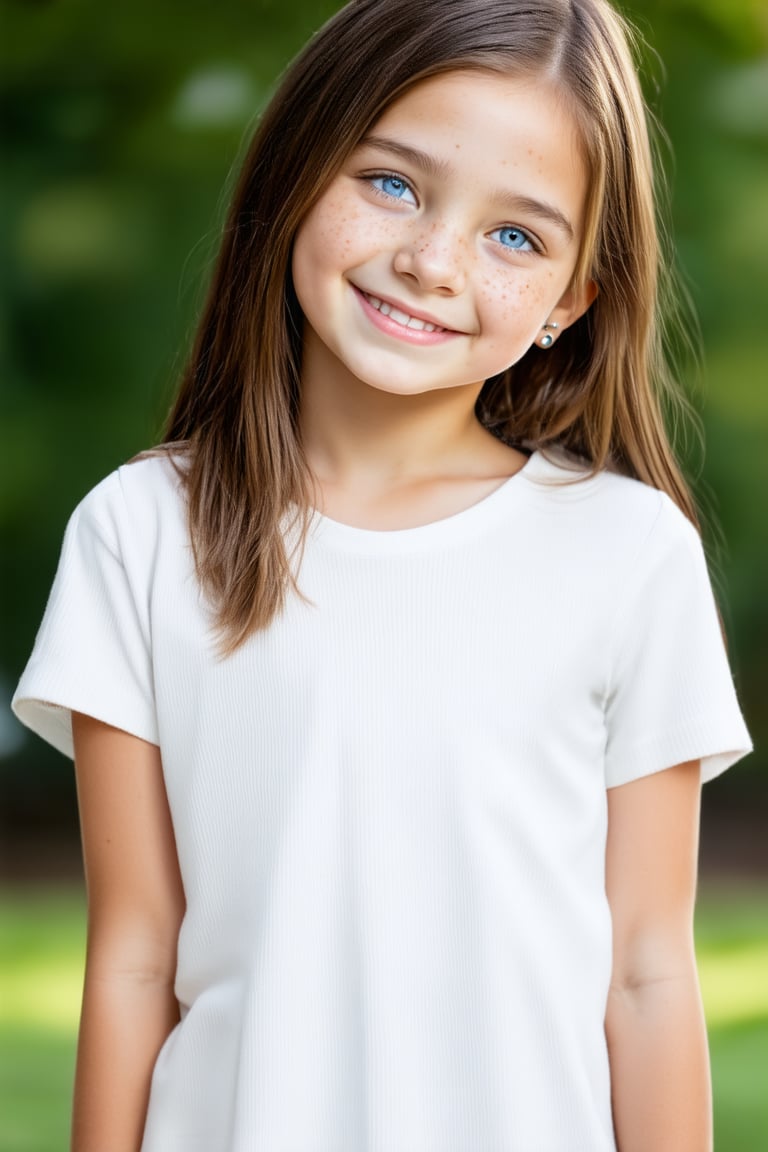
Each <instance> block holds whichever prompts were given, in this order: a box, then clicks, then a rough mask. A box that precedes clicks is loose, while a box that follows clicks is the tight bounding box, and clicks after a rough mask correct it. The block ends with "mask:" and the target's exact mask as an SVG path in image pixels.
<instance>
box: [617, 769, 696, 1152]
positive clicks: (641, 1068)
mask: <svg viewBox="0 0 768 1152" xmlns="http://www.w3.org/2000/svg"><path fill="white" fill-rule="evenodd" d="M699 795H700V783H699V762H698V761H692V762H690V763H687V764H679V765H677V767H675V768H668V769H666V770H665V771H663V772H657V773H654V774H653V775H651V776H646V777H643V778H641V779H639V780H634V781H632V782H631V783H629V784H623V785H620V786H618V787H615V788H611V789H609V791H608V846H607V853H606V890H607V894H608V900H609V903H610V907H611V917H612V921H613V975H612V979H611V987H610V992H609V997H608V1008H607V1013H606V1020H605V1029H606V1036H607V1040H608V1050H609V1057H610V1065H611V1083H612V1104H613V1120H614V1127H615V1131H616V1141H617V1146H618V1149H619V1152H648V1150H649V1149H653V1152H711V1149H712V1105H711V1090H710V1077H709V1055H708V1048H707V1033H706V1027H705V1024H704V1014H703V1010H702V1005H701V995H700V992H699V982H698V975H697V971H696V959H695V954H694V947H693V907H694V900H695V892H696V871H697V857H698V828H699Z"/></svg>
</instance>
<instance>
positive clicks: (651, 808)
mask: <svg viewBox="0 0 768 1152" xmlns="http://www.w3.org/2000/svg"><path fill="white" fill-rule="evenodd" d="M652 183H653V176H652V169H651V159H650V150H649V144H648V135H647V130H646V122H645V112H644V107H643V103H642V99H641V96H640V92H639V88H638V83H637V79H636V76H635V73H634V70H633V65H632V59H631V55H630V52H629V50H628V47H627V37H626V31H625V29H624V27H623V24H622V21H621V20H620V18H619V17H618V16H617V15H616V13H615V12H614V11H613V10H612V9H611V8H610V7H609V6H608V5H607V4H606V3H605V0H545V2H543V3H539V4H536V5H530V4H527V3H523V0H490V2H489V0H484V2H483V3H479V2H478V0H356V2H353V3H351V4H348V5H347V7H345V8H344V9H343V10H342V11H341V12H339V13H338V15H337V16H336V17H335V18H334V19H333V20H331V22H330V23H329V24H328V25H327V26H326V27H325V28H324V29H323V30H322V31H321V32H320V33H319V34H318V35H317V36H316V37H315V38H314V39H313V40H312V41H311V43H310V44H309V46H308V47H307V49H306V50H305V52H304V53H303V54H302V55H301V56H300V57H299V59H298V60H297V61H296V62H295V63H294V65H293V66H292V68H291V69H290V70H289V72H288V74H287V75H286V77H285V79H284V81H283V83H282V86H281V88H280V90H279V91H278V93H277V95H276V96H275V98H274V100H273V101H272V104H271V106H270V107H269V109H268V110H267V112H266V114H265V115H264V117H263V120H262V123H261V126H260V128H259V130H258V132H257V134H256V137H255V139H254V142H253V145H252V147H251V150H250V153H249V155H248V157H247V159H246V161H245V166H244V170H243V174H242V178H241V180H240V184H239V187H238V189H237V192H236V194H235V198H234V204H233V207H232V210H231V214H230V217H229V221H228V224H227V227H226V230H225V235H224V240H223V245H222V250H221V255H220V258H219V262H218V266H217V269H216V272H215V275H214V280H213V286H212V288H211V292H210V296H209V299H208V303H207V305H206V308H205V312H204V316H203V318H202V322H201V324H200V329H199V335H198V338H197V342H196V345H195V348H194V351H193V353H192V356H191V359H190V363H189V367H188V370H187V372H186V375H185V378H184V381H183V384H182V387H181V390H180V393H179V396H178V399H177V401H176V405H175V408H174V410H173V413H172V415H171V418H170V420H169V422H168V426H167V429H166V436H165V442H164V444H163V445H161V446H160V448H159V449H157V450H155V451H154V452H152V453H149V454H146V455H145V456H143V457H142V458H140V459H139V460H138V461H134V462H132V463H130V464H129V465H127V466H125V467H122V468H120V469H118V470H117V471H116V472H115V473H113V474H112V475H111V476H109V477H108V478H107V479H106V480H104V481H103V482H102V483H101V484H99V485H98V486H97V487H96V488H95V489H94V490H93V491H92V492H91V493H90V494H89V495H88V496H87V497H86V498H85V500H84V501H83V502H82V503H81V504H80V506H79V507H78V509H77V510H76V511H75V513H74V516H73V517H72V520H71V522H70V525H69V527H68V530H67V535H66V538H65V542H64V547H63V553H62V558H61V563H60V567H59V571H58V574H57V577H56V582H55V584H54V587H53V591H52V593H51V598H50V602H49V605H48V608H47V611H46V615H45V619H44V622H43V625H42V628H41V631H40V634H39V636H38V639H37V643H36V646H35V650H34V653H33V655H32V658H31V660H30V663H29V665H28V667H27V669H26V671H25V673H24V675H23V677H22V680H21V683H20V685H19V687H18V690H17V693H16V696H15V701H14V703H15V708H16V711H17V714H18V715H19V716H20V718H21V719H22V720H23V721H24V722H25V723H27V724H29V725H30V726H31V727H33V728H35V729H36V730H37V731H38V732H39V733H40V734H41V735H43V736H44V737H45V738H46V739H48V740H50V741H51V742H52V743H53V744H55V745H56V746H57V747H58V748H60V749H61V750H62V751H63V752H65V753H66V754H68V755H73V754H74V757H75V762H76V768H77V781H78V791H79V802H80V811H81V819H82V833H83V843H84V857H85V869H86V879H87V887H88V905H89V929H88V953H87V966H86V977H85V992H84V1001H83V1015H82V1024H81V1030H80V1043H79V1052H78V1065H77V1080H76V1089H75V1107H74V1137H73V1147H74V1149H75V1150H76V1152H105V1150H106V1149H109V1152H124V1150H128V1149H132V1150H133V1149H138V1148H141V1149H142V1150H143V1152H374V1150H375V1152H608V1150H615V1149H619V1150H620V1152H665V1150H668V1152H705V1150H706V1149H707V1148H709V1147H710V1146H711V1134H710V1101H709V1085H708V1067H707V1050H706V1036H705V1029H704V1023H703V1018H702V1012H701V1005H700V997H699V991H698V984H697V978H696V972H695V962H694V954H693V946H692V931H691V922H692V906H693V900H694V887H695V869H696V847H697V818H698V803H699V788H700V781H701V780H702V779H703V780H707V779H709V778H711V777H712V776H715V775H717V774H718V773H719V772H722V771H723V770H724V769H725V768H726V767H728V765H730V764H731V763H733V762H734V761H735V760H736V759H738V758H739V757H740V756H742V755H743V754H744V753H745V752H746V751H747V750H748V749H749V737H748V734H747V732H746V730H745V727H744V723H743V720H742V718H741V715H740V712H739V708H738V704H737V701H736V697H735V694H734V690H733V685H732V681H731V677H730V673H729V670H728V665H727V661H726V657H725V653H724V647H723V642H722V638H721V633H720V627H719V622H718V615H717V611H716V608H715V605H714V602H713V597H712V592H711V589H710V584H709V580H708V577H707V572H706V566H705V561H704V557H703V553H702V548H701V545H700V541H699V536H698V533H697V530H696V526H695V514H694V510H693V505H692V502H691V497H690V495H689V493H688V491H687V489H686V486H685V483H684V481H683V479H682V478H681V475H680V472H679V471H678V469H677V466H676V464H675V462H674V459H673V456H672V452H671V450H670V447H669V444H668V441H667V439H666V437H665V434H664V431H663V424H662V417H661V401H660V399H659V397H658V389H659V386H660V385H662V384H663V383H664V379H665V377H664V372H663V365H662V363H661V358H660V352H659V348H660V345H661V337H660V334H659V327H658V321H657V295H658V293H657V275H658V271H659V255H658V243H657V237H656V232H655V225H654V203H653V195H652Z"/></svg>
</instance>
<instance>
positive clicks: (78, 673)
mask: <svg viewBox="0 0 768 1152" xmlns="http://www.w3.org/2000/svg"><path fill="white" fill-rule="evenodd" d="M125 520H126V514H125V508H124V502H123V498H122V494H121V490H120V483H119V478H118V474H117V473H113V474H112V476H109V477H107V479H106V480H104V481H102V483H101V484H100V485H98V486H97V487H96V488H94V489H93V490H92V491H91V492H90V493H89V494H88V495H87V496H86V497H85V499H84V500H83V501H82V503H81V504H80V505H78V507H77V508H76V509H75V511H74V513H73V514H72V517H71V519H70V521H69V524H68V525H67V529H66V532H65V535H64V542H63V545H62V551H61V557H60V559H59V565H58V569H57V572H56V577H55V579H54V582H53V586H52V588H51V593H50V596H49V598H48V604H47V607H46V610H45V615H44V617H43V621H42V624H41V625H40V630H39V632H38V635H37V639H36V641H35V645H34V648H33V651H32V655H31V656H30V659H29V662H28V664H27V666H26V668H25V670H24V672H23V674H22V677H21V680H20V681H19V684H18V687H17V689H16V692H15V694H14V697H13V701H12V708H13V710H14V712H15V713H16V715H17V717H18V718H19V720H21V722H22V723H23V724H26V725H27V727H29V728H31V729H32V730H33V731H34V732H36V733H37V734H38V735H39V736H42V737H43V739H45V740H47V741H48V742H49V743H51V744H53V746H54V747H55V748H57V749H58V750H59V751H60V752H63V753H64V754H65V755H66V756H70V757H72V756H73V755H74V752H73V746H72V715H71V714H72V712H73V711H76V712H83V713H85V714H86V715H89V716H93V717H95V718H96V719H97V720H102V721H104V723H107V724H111V725H113V726H114V727H116V728H120V729H123V730H124V731H126V732H130V733H132V734H133V735H135V736H139V737H141V738H142V739H144V740H147V741H149V742H151V743H158V736H157V721H156V715H155V707H154V692H153V680H152V661H151V648H150V637H149V625H148V621H147V619H146V615H147V611H146V607H145V608H144V610H143V611H142V606H141V599H142V598H141V596H140V595H138V594H137V590H136V588H135V586H134V584H133V583H132V582H131V580H130V579H129V576H128V573H127V571H126V566H125V564H124V561H123V556H122V551H123V549H122V548H121V536H122V535H124V532H125ZM144 599H146V597H144Z"/></svg>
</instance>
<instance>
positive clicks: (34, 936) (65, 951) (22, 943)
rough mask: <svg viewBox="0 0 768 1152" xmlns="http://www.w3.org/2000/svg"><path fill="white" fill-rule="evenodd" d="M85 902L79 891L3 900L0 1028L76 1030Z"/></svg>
mask: <svg viewBox="0 0 768 1152" xmlns="http://www.w3.org/2000/svg"><path fill="white" fill-rule="evenodd" d="M84 949H85V901H84V897H83V895H82V893H81V892H80V891H79V890H77V889H66V890H63V891H56V890H53V891H50V890H49V891H46V892H44V893H39V892H37V891H27V890H25V889H20V890H19V891H16V892H13V893H4V894H3V895H2V896H0V975H1V977H2V986H3V997H2V999H1V1000H0V1029H2V1031H5V1030H6V1029H7V1028H14V1027H16V1026H19V1027H28V1028H35V1027H39V1028H42V1029H44V1030H46V1031H47V1032H56V1031H59V1032H61V1033H63V1034H65V1035H69V1034H70V1033H71V1032H72V1031H73V1030H74V1029H76V1028H77V1020H78V1016H79V1012H80V997H81V992H82V981H83V957H84Z"/></svg>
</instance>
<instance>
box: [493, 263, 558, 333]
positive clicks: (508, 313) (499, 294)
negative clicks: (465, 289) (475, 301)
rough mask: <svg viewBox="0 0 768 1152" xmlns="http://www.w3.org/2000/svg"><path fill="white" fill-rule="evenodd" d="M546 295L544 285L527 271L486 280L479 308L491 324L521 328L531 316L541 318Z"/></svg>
mask: <svg viewBox="0 0 768 1152" xmlns="http://www.w3.org/2000/svg"><path fill="white" fill-rule="evenodd" d="M545 295H546V293H545V291H544V286H543V285H542V284H540V283H539V282H538V281H537V280H536V279H535V278H534V277H533V276H526V274H525V273H524V272H516V273H515V274H514V275H507V276H505V275H499V276H495V277H492V276H487V277H484V279H483V280H482V282H481V284H480V287H479V292H478V298H479V305H480V307H481V309H482V310H483V311H484V312H485V314H486V317H487V318H488V320H489V321H492V322H494V323H499V324H505V325H507V324H509V325H511V324H514V325H515V327H516V328H518V329H519V327H520V326H521V325H525V323H526V321H527V320H528V319H529V317H530V318H532V317H534V316H536V317H537V316H538V315H539V313H540V312H541V310H542V309H543V308H544V299H545Z"/></svg>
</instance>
